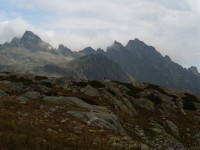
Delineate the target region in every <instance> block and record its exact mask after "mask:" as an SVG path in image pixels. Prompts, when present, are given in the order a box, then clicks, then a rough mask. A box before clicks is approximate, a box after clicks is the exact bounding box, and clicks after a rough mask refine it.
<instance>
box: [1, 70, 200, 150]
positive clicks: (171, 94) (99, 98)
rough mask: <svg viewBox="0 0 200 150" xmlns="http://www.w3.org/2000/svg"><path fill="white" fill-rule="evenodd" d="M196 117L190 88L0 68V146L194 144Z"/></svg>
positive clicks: (199, 106) (198, 110)
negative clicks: (13, 71)
mask: <svg viewBox="0 0 200 150" xmlns="http://www.w3.org/2000/svg"><path fill="white" fill-rule="evenodd" d="M88 90H90V91H88ZM199 118H200V97H199V96H197V95H195V94H193V93H191V92H189V91H183V90H174V89H168V88H163V87H160V86H157V85H153V84H147V83H137V82H134V83H123V82H117V81H108V80H105V81H101V82H100V81H90V80H77V79H73V78H48V77H45V76H35V75H31V74H19V73H9V72H4V73H0V124H1V126H0V139H1V142H0V148H1V149H15V148H16V149H19V148H20V149H48V148H50V149H63V148H66V149H74V148H78V149H98V148H100V149H147V150H148V149H160V150H162V149H193V150H199V149H200V128H199V123H200V119H199Z"/></svg>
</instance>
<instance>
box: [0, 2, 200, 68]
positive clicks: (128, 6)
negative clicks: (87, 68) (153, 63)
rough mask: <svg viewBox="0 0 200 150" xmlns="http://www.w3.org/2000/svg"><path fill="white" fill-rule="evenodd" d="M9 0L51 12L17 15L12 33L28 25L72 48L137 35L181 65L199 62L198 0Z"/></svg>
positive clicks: (18, 4)
mask: <svg viewBox="0 0 200 150" xmlns="http://www.w3.org/2000/svg"><path fill="white" fill-rule="evenodd" d="M11 2H12V3H13V5H15V6H16V7H18V8H20V9H23V10H26V11H29V10H35V11H39V12H40V11H45V12H48V13H49V14H52V18H50V19H49V18H48V19H46V20H45V21H44V22H39V24H31V23H28V22H27V21H26V20H23V19H21V22H24V24H26V25H23V23H21V25H17V26H11V27H12V28H13V30H14V32H15V33H16V32H17V28H20V33H19V31H18V32H17V33H16V34H18V35H19V34H22V29H23V30H25V27H28V28H30V29H32V30H34V31H36V32H37V34H39V35H40V36H42V38H43V39H44V40H47V41H48V42H50V43H51V44H53V45H54V46H55V47H56V46H57V45H58V44H60V43H63V44H65V45H66V46H68V47H70V48H72V49H73V50H80V49H82V48H84V47H86V46H89V45H90V46H93V47H94V48H98V47H101V48H104V49H105V48H106V47H107V46H108V45H110V44H111V43H112V42H113V41H114V40H117V41H120V42H122V44H124V45H125V44H126V43H127V41H128V40H129V39H133V38H136V37H137V38H140V39H141V40H144V41H145V42H146V43H147V44H150V45H154V46H155V47H156V48H157V49H158V50H159V51H160V52H161V53H162V54H163V55H165V54H168V55H170V56H171V57H172V58H173V60H175V61H177V62H179V63H181V64H183V65H184V66H189V65H195V64H198V65H199V66H198V67H200V61H199V62H198V58H199V47H200V45H199V44H198V43H200V42H199V40H198V39H199V34H200V27H199V23H200V21H199V19H198V18H200V2H199V1H197V0H176V1H174V0H101V1H99V0H92V1H91V0H56V1H49V0H32V1H29V2H28V3H27V0H11ZM22 17H23V16H22ZM0 18H1V13H0ZM0 20H1V19H0ZM2 30H3V28H2V27H1V25H0V33H3V32H2ZM47 33H48V34H47ZM49 33H53V34H49ZM12 34H13V33H10V35H12ZM7 39H8V38H7ZM0 42H1V41H0Z"/></svg>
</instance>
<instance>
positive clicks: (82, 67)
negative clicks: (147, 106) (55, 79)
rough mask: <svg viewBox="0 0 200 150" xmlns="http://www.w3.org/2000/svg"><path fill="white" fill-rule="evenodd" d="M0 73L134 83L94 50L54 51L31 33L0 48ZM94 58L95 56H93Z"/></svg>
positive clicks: (60, 46) (66, 49)
mask: <svg viewBox="0 0 200 150" xmlns="http://www.w3.org/2000/svg"><path fill="white" fill-rule="evenodd" d="M0 49H1V50H0V71H14V72H31V73H34V74H39V75H49V76H68V77H74V78H84V79H93V80H103V79H110V80H119V81H126V82H128V81H130V78H129V77H128V76H127V74H126V73H125V72H124V71H123V70H122V69H121V68H120V66H119V65H118V64H116V63H114V62H113V61H112V60H110V59H108V58H106V56H104V55H100V54H101V53H100V51H99V53H98V54H97V52H96V51H95V50H94V49H92V48H91V47H87V48H85V49H83V50H81V51H79V52H73V51H71V50H70V49H69V48H67V47H66V46H64V45H62V44H60V45H59V47H58V49H54V48H53V47H52V46H51V45H50V44H48V43H46V42H44V41H42V40H41V38H40V37H38V36H37V35H35V34H34V33H33V32H31V31H26V32H25V33H24V35H23V36H22V38H13V40H12V41H11V42H10V43H5V44H3V45H1V46H0ZM93 54H94V55H93Z"/></svg>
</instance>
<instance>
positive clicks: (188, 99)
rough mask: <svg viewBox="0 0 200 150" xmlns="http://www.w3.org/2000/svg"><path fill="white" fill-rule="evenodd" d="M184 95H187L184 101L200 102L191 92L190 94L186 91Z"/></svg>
mask: <svg viewBox="0 0 200 150" xmlns="http://www.w3.org/2000/svg"><path fill="white" fill-rule="evenodd" d="M184 95H185V96H184V97H182V99H183V100H184V101H189V102H196V103H200V101H199V100H198V99H197V97H196V96H195V95H191V94H188V93H185V94H184Z"/></svg>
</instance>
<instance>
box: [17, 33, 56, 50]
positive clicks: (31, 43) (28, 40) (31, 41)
mask: <svg viewBox="0 0 200 150" xmlns="http://www.w3.org/2000/svg"><path fill="white" fill-rule="evenodd" d="M20 43H21V44H22V45H23V46H24V47H25V48H27V49H30V50H32V51H34V52H35V51H41V50H44V51H49V50H51V51H54V50H53V47H52V46H51V45H50V44H48V43H46V42H44V41H42V39H41V38H40V37H39V36H38V35H36V34H34V33H33V32H32V31H25V33H24V35H23V36H22V38H21V40H20Z"/></svg>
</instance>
